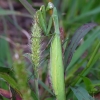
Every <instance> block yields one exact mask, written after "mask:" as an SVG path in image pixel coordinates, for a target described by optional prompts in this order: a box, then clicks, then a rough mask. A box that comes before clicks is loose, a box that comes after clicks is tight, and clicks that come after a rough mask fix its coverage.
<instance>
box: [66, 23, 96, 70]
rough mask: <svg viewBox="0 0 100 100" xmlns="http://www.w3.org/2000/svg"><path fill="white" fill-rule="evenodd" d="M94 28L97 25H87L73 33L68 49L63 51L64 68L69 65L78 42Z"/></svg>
mask: <svg viewBox="0 0 100 100" xmlns="http://www.w3.org/2000/svg"><path fill="white" fill-rule="evenodd" d="M95 26H97V24H95V23H88V24H85V25H83V26H81V27H80V28H79V29H78V30H77V31H76V32H75V33H74V35H73V37H72V39H71V41H70V43H69V45H68V47H67V48H66V50H65V57H64V60H65V61H64V63H65V68H66V67H67V66H68V65H69V63H70V61H71V59H72V56H73V53H74V52H75V49H76V47H77V46H78V44H79V42H80V40H81V39H82V38H83V37H84V36H85V35H86V34H87V33H88V32H89V31H90V30H91V29H92V28H93V27H95Z"/></svg>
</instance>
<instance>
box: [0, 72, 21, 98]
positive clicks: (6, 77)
mask: <svg viewBox="0 0 100 100" xmlns="http://www.w3.org/2000/svg"><path fill="white" fill-rule="evenodd" d="M0 77H1V78H3V79H4V80H5V81H7V82H8V83H9V84H10V86H11V87H12V88H13V89H14V90H15V91H16V92H17V93H18V94H19V95H20V96H21V93H20V91H19V88H18V85H17V83H16V82H15V80H14V79H13V78H11V77H10V76H9V75H8V74H6V73H0Z"/></svg>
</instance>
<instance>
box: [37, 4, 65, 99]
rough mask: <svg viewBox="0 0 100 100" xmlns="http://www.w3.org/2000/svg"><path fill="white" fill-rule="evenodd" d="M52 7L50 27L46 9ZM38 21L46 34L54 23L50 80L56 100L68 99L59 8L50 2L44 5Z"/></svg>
mask: <svg viewBox="0 0 100 100" xmlns="http://www.w3.org/2000/svg"><path fill="white" fill-rule="evenodd" d="M49 9H52V10H53V13H52V15H51V17H50V20H49V23H48V27H47V23H46V10H49ZM36 18H37V22H38V24H39V25H40V27H41V29H42V30H43V32H44V34H45V35H46V36H48V35H49V33H50V30H51V27H52V23H53V25H54V33H53V39H52V41H51V47H50V65H49V74H50V81H51V84H52V88H53V91H54V94H55V96H56V100H66V96H65V83H64V66H63V61H62V48H61V40H60V31H59V22H58V15H57V10H56V8H55V7H54V6H53V4H52V3H49V4H48V6H47V8H46V9H45V6H42V7H41V8H40V10H38V11H37V13H36Z"/></svg>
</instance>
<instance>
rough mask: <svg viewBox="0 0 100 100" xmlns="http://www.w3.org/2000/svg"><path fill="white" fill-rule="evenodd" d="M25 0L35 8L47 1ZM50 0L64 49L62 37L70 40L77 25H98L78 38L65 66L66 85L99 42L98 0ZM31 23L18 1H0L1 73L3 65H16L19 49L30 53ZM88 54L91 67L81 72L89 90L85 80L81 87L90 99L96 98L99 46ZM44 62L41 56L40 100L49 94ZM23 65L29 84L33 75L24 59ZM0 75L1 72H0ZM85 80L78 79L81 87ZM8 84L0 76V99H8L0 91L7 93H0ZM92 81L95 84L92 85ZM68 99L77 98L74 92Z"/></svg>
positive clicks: (98, 96)
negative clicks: (83, 73) (66, 66)
mask: <svg viewBox="0 0 100 100" xmlns="http://www.w3.org/2000/svg"><path fill="white" fill-rule="evenodd" d="M27 1H28V2H29V3H30V4H31V5H32V6H33V8H34V9H36V10H38V9H39V8H40V7H41V5H47V3H48V2H49V1H50V0H27ZM51 2H53V3H54V5H55V6H56V7H57V10H58V16H59V22H60V29H61V33H62V34H61V38H62V40H63V41H64V42H65V44H64V48H66V45H67V42H66V40H67V41H68V42H69V41H70V39H71V37H72V36H73V34H74V32H75V31H76V29H77V28H78V27H80V26H82V25H84V24H86V23H90V22H95V23H97V24H98V26H97V27H96V28H95V29H93V30H91V31H90V32H89V33H88V34H87V35H86V36H85V38H82V40H81V41H80V44H79V46H78V47H77V50H76V52H75V53H74V56H73V59H72V61H71V63H70V65H69V66H68V69H66V73H67V74H66V78H65V83H66V87H68V86H69V84H71V83H72V81H73V79H74V78H76V76H77V74H78V73H80V72H81V71H82V70H83V69H84V68H85V66H87V65H88V62H89V61H90V59H91V56H92V54H93V52H94V51H95V48H96V46H97V44H98V43H99V42H98V41H100V25H99V23H100V0H51ZM32 23H33V24H34V19H33V18H32V16H31V15H30V13H29V12H28V11H27V10H26V8H25V7H24V6H23V5H22V4H21V3H20V2H19V0H0V68H1V69H0V70H1V71H0V72H3V71H4V72H5V70H6V68H10V69H13V66H14V65H16V62H17V61H18V59H17V60H16V58H18V57H19V55H22V52H21V50H22V51H23V54H24V53H30V52H31V51H30V47H29V43H30V37H31V26H32ZM92 57H93V59H92V61H91V63H90V65H89V66H91V68H90V69H89V70H88V72H87V74H86V75H85V76H87V77H88V78H89V79H90V80H91V82H90V85H92V87H89V88H90V90H91V91H89V88H88V86H87V84H89V83H87V84H85V86H86V87H87V88H86V90H87V91H88V92H89V93H90V94H91V96H92V97H94V98H95V99H94V100H96V99H97V100H99V99H100V94H99V92H100V46H99V49H98V51H97V52H96V53H95V54H94V56H92ZM19 59H20V61H22V57H19ZM13 63H14V64H13ZM47 63H48V57H47V58H46V59H45V64H44V65H45V66H44V67H43V66H42V67H41V68H40V69H39V74H40V79H41V80H42V82H43V83H45V84H42V83H41V81H39V84H40V85H39V89H40V91H39V92H40V97H41V99H40V100H44V99H45V98H47V97H49V96H50V95H49V93H48V92H47V91H49V90H48V88H47V87H46V86H45V85H47V86H48V87H49V83H48V80H47V76H48V74H47V73H48V71H47ZM24 64H25V65H26V70H27V72H28V76H29V78H28V80H30V81H29V83H30V84H31V83H33V80H32V79H31V77H33V76H31V75H32V69H31V66H32V64H31V63H30V61H29V60H28V59H25V62H24ZM74 67H75V68H74ZM30 70H31V71H30ZM8 72H9V71H8ZM8 72H7V73H8ZM15 72H16V71H15ZM15 72H14V73H15ZM22 75H23V73H21V72H20V76H22ZM0 76H2V75H1V74H0ZM12 76H13V75H12ZM83 80H84V79H83ZM87 80H88V79H87ZM6 81H7V80H6ZM85 82H86V81H84V82H83V81H82V83H81V86H83V85H82V84H83V83H85ZM8 83H9V82H7V83H6V82H5V80H4V79H2V78H0V94H1V95H0V96H1V97H0V98H1V99H0V100H8V99H7V98H8V97H6V96H7V95H4V94H2V93H7V91H5V92H2V90H1V89H4V90H10V91H12V90H11V89H9V87H10V86H9V84H10V85H11V83H9V84H8ZM94 83H95V85H93V84H94ZM30 86H31V89H33V90H34V86H32V84H31V85H30ZM83 87H84V86H83ZM91 88H92V89H91ZM95 89H96V90H95ZM15 90H16V89H15ZM49 92H50V91H49ZM72 98H73V99H72V100H77V99H76V97H75V96H74V94H73V97H72ZM18 100H20V99H18ZM45 100H46V99H45ZM48 100H49V99H48ZM50 100H53V99H50Z"/></svg>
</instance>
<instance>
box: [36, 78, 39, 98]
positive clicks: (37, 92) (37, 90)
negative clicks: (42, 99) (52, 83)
mask: <svg viewBox="0 0 100 100" xmlns="http://www.w3.org/2000/svg"><path fill="white" fill-rule="evenodd" d="M35 92H36V95H37V98H38V100H39V86H38V78H35Z"/></svg>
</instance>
